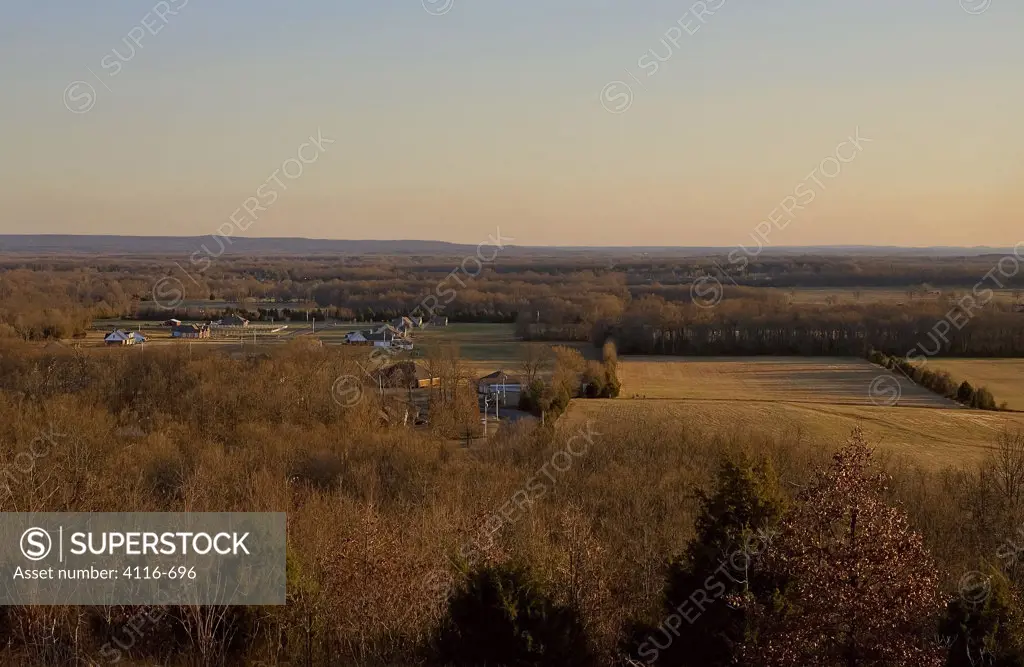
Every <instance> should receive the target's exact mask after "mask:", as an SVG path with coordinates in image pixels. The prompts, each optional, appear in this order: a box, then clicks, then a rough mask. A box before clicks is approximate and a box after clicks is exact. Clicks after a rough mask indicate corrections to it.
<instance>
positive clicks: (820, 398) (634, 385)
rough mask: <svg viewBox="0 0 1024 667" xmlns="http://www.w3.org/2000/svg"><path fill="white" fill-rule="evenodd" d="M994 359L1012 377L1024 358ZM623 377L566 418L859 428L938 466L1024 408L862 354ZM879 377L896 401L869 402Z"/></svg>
mask: <svg viewBox="0 0 1024 667" xmlns="http://www.w3.org/2000/svg"><path fill="white" fill-rule="evenodd" d="M965 363H966V364H971V363H977V362H965ZM992 367H993V368H995V369H999V370H1000V372H1001V373H1003V376H1008V375H1010V374H1012V372H1013V371H1012V369H1013V368H1018V369H1024V363H1020V364H1017V363H1016V362H1008V363H1007V366H1006V368H1003V367H1002V366H1001V365H1000V363H999V362H992ZM964 368H965V369H969V368H971V366H969V365H965V366H964ZM978 368H981V369H985V366H984V365H981V366H978ZM950 372H953V370H952V369H950ZM979 372H983V371H979ZM990 373H991V371H990ZM964 374H965V375H966V370H965V371H964ZM619 377H620V380H621V381H622V393H621V394H620V396H619V398H617V399H610V400H586V399H577V400H574V401H573V402H572V405H571V406H570V408H569V411H568V413H567V414H566V416H565V417H564V421H565V422H566V424H567V425H569V426H573V425H575V424H577V423H579V422H581V421H584V420H588V419H591V420H594V428H595V429H596V430H597V431H601V429H602V424H603V425H604V428H606V429H619V428H623V425H625V424H629V423H636V422H638V421H642V422H647V423H651V422H653V423H664V424H665V428H670V426H671V425H673V424H674V425H679V424H684V425H686V426H687V427H692V428H696V429H699V430H702V431H708V432H713V433H717V434H719V435H721V436H723V437H729V436H731V435H739V434H741V433H743V432H750V431H759V432H763V433H769V434H771V435H773V436H776V437H785V438H788V439H793V438H796V439H802V440H805V441H808V442H813V443H819V444H822V445H836V444H839V443H841V442H843V441H844V440H845V439H846V437H847V436H848V435H849V434H850V432H851V431H852V430H853V429H854V428H855V427H857V426H860V427H861V428H863V429H864V432H865V434H866V436H867V437H868V440H869V442H871V443H873V444H877V445H879V446H881V447H882V448H885V449H887V450H889V451H892V452H895V453H899V454H903V455H907V456H910V457H912V458H913V459H914V460H915V461H917V462H918V463H919V464H921V465H924V466H926V467H929V468H933V469H939V468H942V467H945V466H960V465H971V464H973V463H974V462H977V461H979V460H980V459H981V458H982V456H983V455H984V453H985V452H986V451H987V450H988V449H990V448H991V447H992V446H993V444H994V443H995V442H996V440H997V438H998V437H999V434H1000V433H1002V432H1004V431H1020V430H1024V414H1016V413H1000V412H985V411H979V410H968V409H965V408H963V407H962V406H960V405H959V404H957V403H955V402H953V401H949V400H946V399H944V398H941V397H939V396H937V395H935V394H933V393H932V392H930V391H928V390H926V389H923V388H921V387H919V386H917V385H915V384H913V383H912V382H910V381H909V380H906V379H905V378H902V377H897V376H895V375H893V374H891V373H889V372H888V371H886V370H885V369H881V368H879V367H877V366H874V365H872V364H870V363H868V362H867V361H864V360H861V359H848V358H801V357H689V358H686V357H622V358H621V359H620V363H619ZM879 377H882V378H885V379H886V380H885V382H887V383H889V384H887V385H886V386H887V387H893V386H895V384H894V383H898V384H899V386H900V398H899V401H898V403H897V404H896V405H895V406H892V407H890V406H888V405H886V404H885V401H884V399H885V397H886V396H885V395H883V396H876V401H877V403H878V404H876V403H875V402H872V400H871V395H870V393H869V387H871V385H872V382H875V381H876V378H879ZM992 377H994V375H993V376H992Z"/></svg>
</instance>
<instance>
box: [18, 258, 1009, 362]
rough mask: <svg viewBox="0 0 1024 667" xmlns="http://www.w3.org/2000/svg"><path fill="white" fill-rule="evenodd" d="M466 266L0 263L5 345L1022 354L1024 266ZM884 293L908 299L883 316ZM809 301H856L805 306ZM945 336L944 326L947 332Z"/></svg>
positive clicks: (512, 261) (765, 262)
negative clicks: (408, 345)
mask: <svg viewBox="0 0 1024 667" xmlns="http://www.w3.org/2000/svg"><path fill="white" fill-rule="evenodd" d="M470 259H474V261H473V262H467V261H466V260H467V258H464V257H458V256H452V257H443V256H433V257H419V256H405V257H403V256H399V257H384V256H374V255H369V256H360V257H338V258H336V259H330V258H297V257H287V258H261V259H252V258H235V257H229V256H225V257H222V258H220V259H218V260H216V261H213V262H210V263H209V266H208V267H207V266H204V267H203V268H204V269H205V270H203V271H202V272H198V271H195V270H192V271H189V272H187V273H186V271H187V269H189V268H191V267H190V265H188V263H187V262H186V263H185V268H179V266H176V265H175V264H174V263H172V262H168V261H167V259H166V258H160V259H156V258H149V257H131V256H128V257H100V256H91V257H86V256H82V257H63V258H42V257H31V256H28V255H17V254H8V255H0V338H20V339H22V340H44V339H47V338H71V337H74V336H76V335H82V334H83V333H84V332H85V331H86V330H87V329H88V328H89V326H90V322H91V321H92V319H94V318H113V317H124V318H141V319H150V320H163V319H166V318H168V317H178V318H179V319H210V318H213V317H216V316H218V315H219V314H220V312H222V311H225V310H232V311H234V310H237V311H241V312H244V313H246V314H247V315H248V317H250V318H251V319H256V320H269V319H271V318H273V319H274V320H277V321H279V320H281V319H305V318H308V317H309V316H310V315H312V316H313V317H316V318H318V320H319V321H322V320H323V319H325V318H335V319H342V320H360V321H380V320H383V319H390V318H393V317H397V316H401V315H408V314H410V313H417V314H424V315H428V316H429V315H431V314H442V315H445V316H447V317H449V319H450V321H452V322H516V323H517V329H518V332H519V333H520V335H521V336H522V337H523V338H527V339H535V340H551V341H592V342H594V344H595V345H597V346H601V345H602V344H603V343H604V342H605V341H606V340H608V339H609V338H612V339H614V340H615V341H616V343H617V344H618V347H619V350H620V351H621V352H622V353H626V354H629V353H644V354H804V355H857V356H861V355H864V354H865V353H866V352H867V350H868V349H869V348H872V347H873V348H875V349H878V350H881V351H883V352H886V353H887V354H901V355H906V354H907V353H908V352H909V351H910V350H912V349H915V348H917V349H918V350H919V354H921V355H925V356H931V355H934V354H938V355H956V356H1020V355H1021V354H1024V296H1022V288H1024V274H1022V273H1021V272H1020V271H1019V268H1020V267H1019V260H1018V259H1017V258H1016V256H1015V255H1009V256H1008V257H1007V256H979V257H942V258H925V257H888V256H886V257H871V256H849V257H842V256H825V257H799V256H780V257H759V258H756V259H751V260H749V261H747V262H746V263H745V265H744V266H743V269H742V271H741V270H739V269H738V268H737V267H736V266H733V265H728V264H727V266H730V269H729V270H728V274H729V275H728V276H725V275H721V266H722V264H723V263H725V262H726V260H725V258H715V257H680V258H676V259H673V258H665V257H657V258H649V257H648V258H637V257H602V258H600V259H595V258H592V257H587V256H586V254H585V253H568V252H566V253H561V254H559V255H554V256H543V255H538V256H523V255H522V254H521V252H520V253H514V254H511V255H510V256H507V257H506V256H502V255H501V254H500V253H495V257H494V259H493V261H490V262H479V261H477V260H476V259H475V258H470ZM179 265H180V263H179ZM716 267H718V268H716ZM715 271H718V272H719V277H718V278H715V280H716V281H717V283H718V284H720V285H722V287H721V293H720V297H721V302H720V303H716V304H715V305H714V307H711V308H708V307H704V306H706V305H707V304H706V303H701V302H700V301H699V300H698V302H696V303H695V302H694V297H693V294H694V290H693V286H694V281H700V280H702V279H706V278H707V276H708V275H709V272H710V275H714V273H713V272H715ZM872 287H885V288H889V289H892V290H897V291H898V292H899V294H901V295H903V296H901V301H900V302H898V303H892V302H890V301H886V302H881V301H877V300H875V299H873V298H872V294H871V288H872ZM807 288H822V289H826V290H828V289H834V290H835V291H836V293H837V294H838V293H839V292H843V293H845V294H847V295H852V297H853V298H852V300H851V299H849V298H847V299H843V300H841V299H838V298H834V297H826V299H825V302H824V303H818V302H807V301H805V300H802V299H799V298H796V296H798V294H797V293H798V291H799V290H801V289H807ZM1000 290H1001V294H1000V295H999V298H996V291H1000ZM154 295H155V296H156V298H157V300H158V301H159V302H160V303H159V304H158V303H154V302H153V299H154ZM209 300H214V301H216V302H219V303H220V304H222V305H220V306H216V305H211V304H210V303H209ZM942 320H946V321H948V325H939V326H940V327H942V328H940V329H938V330H936V325H937V324H938V323H939V322H940V321H942Z"/></svg>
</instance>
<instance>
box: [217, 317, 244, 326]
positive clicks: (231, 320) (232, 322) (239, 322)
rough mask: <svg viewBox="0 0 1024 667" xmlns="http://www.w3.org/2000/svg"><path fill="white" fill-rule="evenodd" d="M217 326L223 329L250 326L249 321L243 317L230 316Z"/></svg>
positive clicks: (222, 319)
mask: <svg viewBox="0 0 1024 667" xmlns="http://www.w3.org/2000/svg"><path fill="white" fill-rule="evenodd" d="M217 324H219V325H220V326H222V327H247V326H249V320H247V319H245V318H244V317H242V316H241V315H228V316H227V317H223V318H221V320H220V321H219V322H217Z"/></svg>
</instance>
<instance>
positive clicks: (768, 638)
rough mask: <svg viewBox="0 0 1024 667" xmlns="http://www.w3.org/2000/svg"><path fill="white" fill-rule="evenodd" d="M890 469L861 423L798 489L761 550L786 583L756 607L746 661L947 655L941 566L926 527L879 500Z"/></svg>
mask: <svg viewBox="0 0 1024 667" xmlns="http://www.w3.org/2000/svg"><path fill="white" fill-rule="evenodd" d="M886 479H887V477H886V476H885V475H884V474H882V473H880V472H877V471H875V470H873V468H872V452H871V449H870V448H869V447H868V446H867V444H866V443H865V442H864V437H863V434H862V433H861V432H860V431H859V430H857V431H854V433H853V435H852V436H851V438H850V441H849V443H848V444H847V445H846V446H845V447H844V448H843V449H841V450H840V451H839V452H838V453H837V454H836V455H835V456H834V457H833V460H832V463H831V465H829V466H828V467H827V468H826V469H824V470H821V471H819V472H818V473H816V475H815V477H814V479H813V480H812V482H811V484H810V485H809V486H808V487H807V488H806V489H805V490H804V491H803V492H802V493H801V494H800V495H799V497H798V502H797V505H796V507H795V508H794V509H793V511H792V512H791V513H790V514H789V515H788V516H787V517H786V518H785V519H784V520H783V523H782V526H781V531H780V534H779V536H778V537H777V538H776V539H775V541H774V542H773V543H772V544H771V546H770V547H769V549H768V551H767V553H766V555H765V567H766V568H767V569H769V570H772V571H774V572H776V573H777V574H778V575H779V576H780V577H781V580H782V581H785V582H786V583H785V585H784V590H783V591H782V596H781V600H778V601H777V603H776V604H775V605H774V606H773V608H772V609H766V608H763V607H761V608H757V609H756V610H755V611H756V612H757V613H758V614H759V620H758V623H757V626H758V630H757V632H756V633H755V636H753V637H751V638H750V641H749V642H748V643H747V645H746V646H745V647H744V650H743V656H744V661H745V662H746V663H747V664H750V665H759V666H764V667H803V666H804V665H816V666H821V667H826V666H832V665H835V666H837V667H840V666H841V667H869V666H870V667H876V666H881V665H887V666H888V665H899V666H900V667H925V666H927V667H932V666H936V667H938V666H940V665H942V663H943V651H942V649H941V648H940V647H939V646H938V644H937V642H936V641H935V639H934V636H935V631H934V628H935V627H936V626H935V622H936V619H937V617H938V616H939V614H940V613H941V611H942V608H943V599H942V598H941V596H940V594H939V590H938V580H939V575H938V572H937V571H936V568H935V566H934V564H933V562H932V559H931V557H930V555H929V554H928V551H927V549H926V548H925V546H924V544H923V541H922V539H921V535H920V534H918V533H917V532H916V531H914V530H912V529H911V528H910V527H909V525H908V522H907V518H906V515H905V514H904V513H903V512H902V511H901V510H899V509H896V508H894V507H890V506H889V505H887V504H886V502H885V501H884V500H883V498H882V494H883V492H884V490H885V485H886ZM737 602H740V601H737ZM744 603H745V604H747V605H748V606H750V607H757V605H756V604H755V603H754V602H752V601H745V602H744Z"/></svg>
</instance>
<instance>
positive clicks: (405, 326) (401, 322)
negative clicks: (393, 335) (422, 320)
mask: <svg viewBox="0 0 1024 667" xmlns="http://www.w3.org/2000/svg"><path fill="white" fill-rule="evenodd" d="M391 326H393V327H394V328H395V329H396V330H397V331H401V332H402V333H405V332H407V331H410V330H412V329H414V328H415V327H416V324H415V323H414V322H413V321H412V319H411V318H408V317H396V318H395V319H393V320H391Z"/></svg>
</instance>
